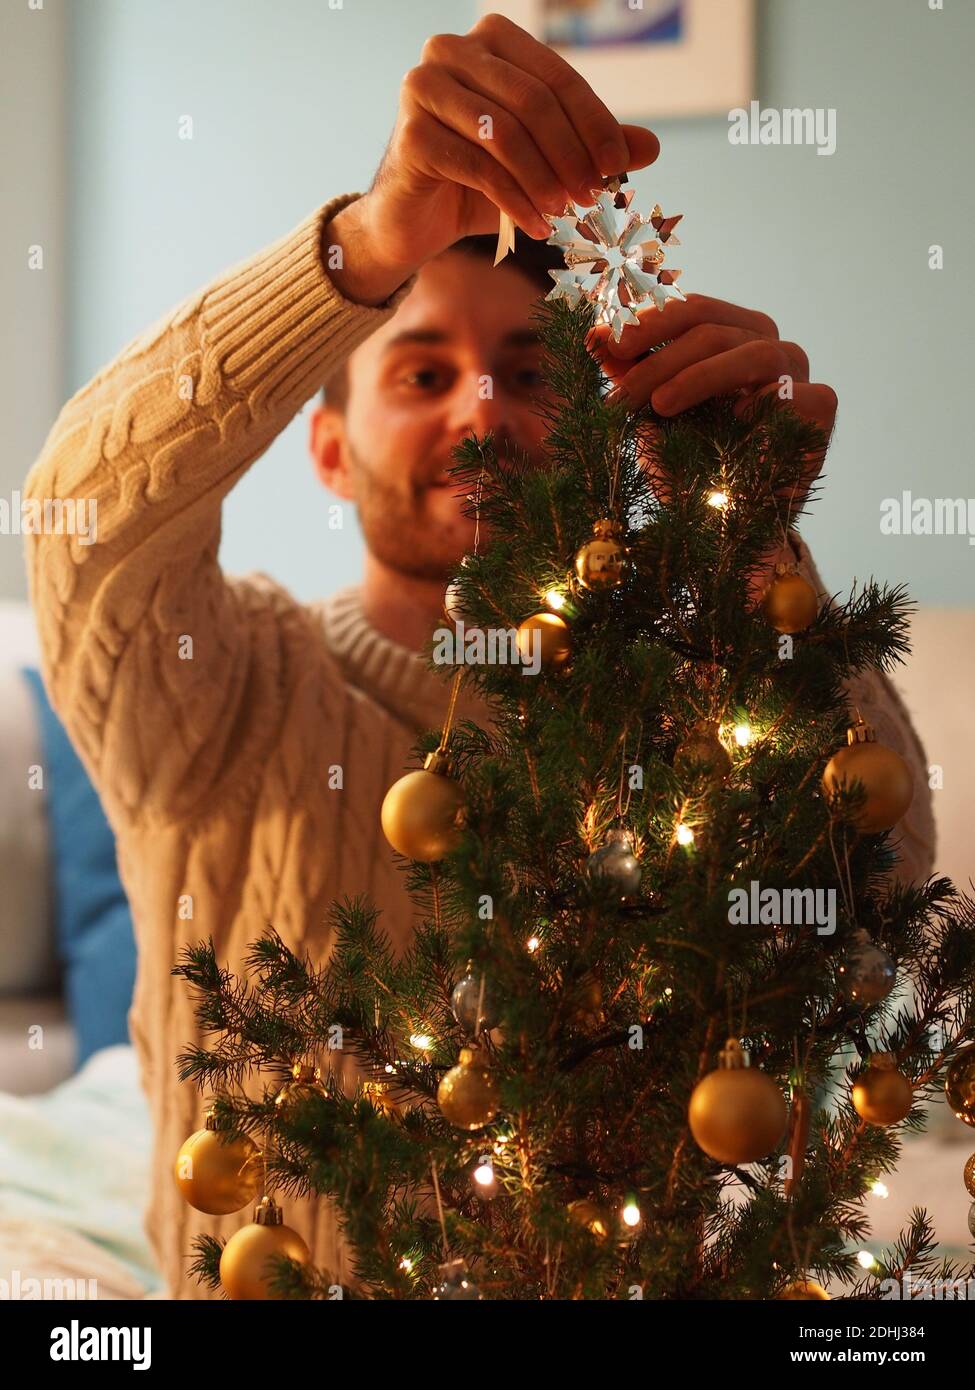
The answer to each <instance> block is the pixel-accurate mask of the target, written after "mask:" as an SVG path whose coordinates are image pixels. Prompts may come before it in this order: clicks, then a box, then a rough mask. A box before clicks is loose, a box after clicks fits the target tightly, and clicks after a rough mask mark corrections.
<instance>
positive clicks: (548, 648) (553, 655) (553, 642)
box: [515, 613, 572, 671]
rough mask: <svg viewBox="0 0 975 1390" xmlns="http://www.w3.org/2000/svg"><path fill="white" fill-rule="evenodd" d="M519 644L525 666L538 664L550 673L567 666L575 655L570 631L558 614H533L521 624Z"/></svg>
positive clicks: (516, 639)
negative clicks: (573, 654)
mask: <svg viewBox="0 0 975 1390" xmlns="http://www.w3.org/2000/svg"><path fill="white" fill-rule="evenodd" d="M536 634H537V636H536ZM515 644H516V646H517V648H518V655H519V656H520V657H521V660H522V661H523V662H525V663H528V664H531V663H532V662H533V661H535V660H538V661H539V662H540V663H541V665H542V666H543V667H544V668H545V669H546V670H549V671H554V670H558V668H559V667H560V666H564V665H565V663H566V662H567V661H568V660H569V657H570V656H571V655H572V638H571V635H570V633H569V629H568V627H567V626H566V624H565V623H564V622H563V621H562V619H561V618H560V617H559V616H558V614H556V613H533V614H532V616H531V617H530V618H526V619H525V621H524V622H523V623H519V624H518V632H517V635H516V637H515Z"/></svg>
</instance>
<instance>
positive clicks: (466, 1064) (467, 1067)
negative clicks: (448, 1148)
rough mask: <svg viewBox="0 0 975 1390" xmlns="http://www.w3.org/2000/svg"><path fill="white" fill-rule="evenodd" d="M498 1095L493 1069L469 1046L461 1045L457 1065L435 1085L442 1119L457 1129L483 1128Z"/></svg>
mask: <svg viewBox="0 0 975 1390" xmlns="http://www.w3.org/2000/svg"><path fill="white" fill-rule="evenodd" d="M500 1103H501V1095H500V1091H499V1089H498V1083H497V1080H496V1078H495V1076H494V1073H493V1072H492V1071H491V1070H490V1069H489V1068H488V1067H487V1066H485V1064H484V1062H483V1061H482V1060H480V1054H479V1053H477V1052H475V1050H474V1048H472V1047H462V1048H461V1050H460V1057H459V1058H458V1059H457V1065H456V1066H455V1067H451V1068H450V1071H448V1072H447V1074H446V1076H444V1077H443V1078H442V1080H441V1082H440V1085H439V1086H438V1087H437V1104H438V1105H439V1106H440V1109H441V1112H442V1113H443V1116H444V1119H446V1120H449V1121H450V1123H451V1124H452V1125H454V1126H455V1127H456V1128H457V1129H483V1128H484V1126H485V1125H487V1124H490V1123H491V1121H492V1120H493V1119H494V1117H495V1115H496V1114H497V1113H498V1107H499V1105H500Z"/></svg>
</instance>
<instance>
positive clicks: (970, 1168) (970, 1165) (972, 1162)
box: [964, 1154, 975, 1197]
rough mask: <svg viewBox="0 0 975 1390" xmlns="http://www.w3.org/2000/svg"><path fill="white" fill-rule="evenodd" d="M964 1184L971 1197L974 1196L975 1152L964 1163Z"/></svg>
mask: <svg viewBox="0 0 975 1390" xmlns="http://www.w3.org/2000/svg"><path fill="white" fill-rule="evenodd" d="M964 1176H965V1186H966V1187H967V1188H968V1191H969V1193H970V1194H971V1196H972V1197H975V1154H972V1156H971V1158H970V1159H969V1160H968V1162H967V1163H966V1164H965V1175H964Z"/></svg>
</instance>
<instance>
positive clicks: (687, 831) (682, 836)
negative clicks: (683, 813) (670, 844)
mask: <svg viewBox="0 0 975 1390" xmlns="http://www.w3.org/2000/svg"><path fill="white" fill-rule="evenodd" d="M677 843H678V844H679V845H692V844H693V843H694V831H693V830H692V829H691V827H690V826H689V825H685V824H684V822H683V821H681V823H680V825H679V826H678V827H677Z"/></svg>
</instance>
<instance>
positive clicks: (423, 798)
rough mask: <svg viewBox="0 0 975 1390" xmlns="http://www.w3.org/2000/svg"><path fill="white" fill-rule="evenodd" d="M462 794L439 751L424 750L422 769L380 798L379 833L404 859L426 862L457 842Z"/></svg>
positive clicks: (459, 829)
mask: <svg viewBox="0 0 975 1390" xmlns="http://www.w3.org/2000/svg"><path fill="white" fill-rule="evenodd" d="M463 813H464V793H463V791H462V790H461V788H460V786H459V785H458V783H457V782H455V781H454V780H453V778H452V777H451V776H450V764H449V763H448V761H447V758H446V756H445V755H444V754H443V753H441V752H436V753H428V754H427V756H426V759H425V761H424V764H423V767H422V769H419V770H417V771H416V772H408V773H407V774H406V776H405V777H401V778H400V779H399V781H398V782H394V783H393V785H392V786H391V787H390V789H389V791H388V792H387V793H386V795H385V797H384V799H383V806H382V812H381V820H382V826H383V834H384V835H385V836H386V839H387V840H388V841H389V843H390V844H391V845H392V847H393V849H395V850H398V851H399V853H400V854H404V855H405V856H406V858H407V859H417V860H420V861H421V862H422V863H424V864H430V863H432V862H433V861H434V860H435V859H443V857H444V855H445V854H449V853H450V851H451V850H453V849H456V848H457V845H458V843H459V842H460V834H461V822H462V819H463Z"/></svg>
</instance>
